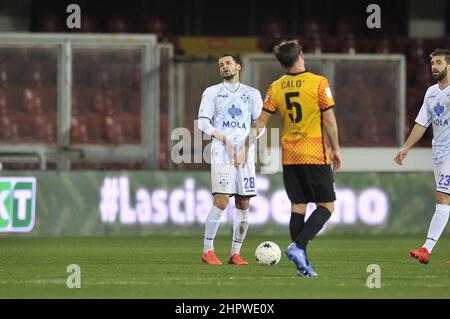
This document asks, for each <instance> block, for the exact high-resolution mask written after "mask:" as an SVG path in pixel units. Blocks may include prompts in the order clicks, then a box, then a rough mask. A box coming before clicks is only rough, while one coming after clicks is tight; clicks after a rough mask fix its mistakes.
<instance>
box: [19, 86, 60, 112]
mask: <svg viewBox="0 0 450 319" xmlns="http://www.w3.org/2000/svg"><path fill="white" fill-rule="evenodd" d="M56 99H57V97H56V89H24V90H23V91H22V108H21V110H22V111H24V112H27V113H30V114H45V113H46V112H48V111H53V112H55V111H56V109H57V100H56Z"/></svg>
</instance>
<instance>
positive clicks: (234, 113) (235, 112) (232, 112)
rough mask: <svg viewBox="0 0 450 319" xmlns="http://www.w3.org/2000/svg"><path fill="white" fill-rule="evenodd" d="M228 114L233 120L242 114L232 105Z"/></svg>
mask: <svg viewBox="0 0 450 319" xmlns="http://www.w3.org/2000/svg"><path fill="white" fill-rule="evenodd" d="M228 114H230V115H231V117H232V118H233V119H234V118H236V117H238V116H240V115H241V114H242V111H241V109H240V108H237V107H236V106H234V104H233V105H232V106H231V107H230V108H229V109H228Z"/></svg>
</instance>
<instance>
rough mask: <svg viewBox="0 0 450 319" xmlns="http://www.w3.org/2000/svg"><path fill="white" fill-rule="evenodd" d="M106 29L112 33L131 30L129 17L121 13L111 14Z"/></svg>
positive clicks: (131, 25) (131, 24)
mask: <svg viewBox="0 0 450 319" xmlns="http://www.w3.org/2000/svg"><path fill="white" fill-rule="evenodd" d="M107 31H108V32H112V33H128V32H132V31H133V23H132V21H131V19H130V18H128V17H125V16H121V15H112V16H111V17H109V18H108V22H107Z"/></svg>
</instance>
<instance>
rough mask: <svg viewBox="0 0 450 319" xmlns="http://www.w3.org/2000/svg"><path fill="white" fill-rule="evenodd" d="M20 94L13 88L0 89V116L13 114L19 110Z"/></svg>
mask: <svg viewBox="0 0 450 319" xmlns="http://www.w3.org/2000/svg"><path fill="white" fill-rule="evenodd" d="M19 105H20V92H19V90H18V89H15V88H8V89H0V114H1V115H6V114H14V113H16V112H17V111H18V110H19Z"/></svg>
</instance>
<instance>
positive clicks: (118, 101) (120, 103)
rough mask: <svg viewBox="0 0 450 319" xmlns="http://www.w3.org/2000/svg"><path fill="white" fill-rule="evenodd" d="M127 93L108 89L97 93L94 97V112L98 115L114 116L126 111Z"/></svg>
mask: <svg viewBox="0 0 450 319" xmlns="http://www.w3.org/2000/svg"><path fill="white" fill-rule="evenodd" d="M124 95H125V92H124V91H123V90H121V89H116V88H115V89H107V90H101V91H96V93H95V95H94V105H93V107H94V112H96V113H98V114H105V115H114V114H120V113H123V111H124V103H125V98H124Z"/></svg>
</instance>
